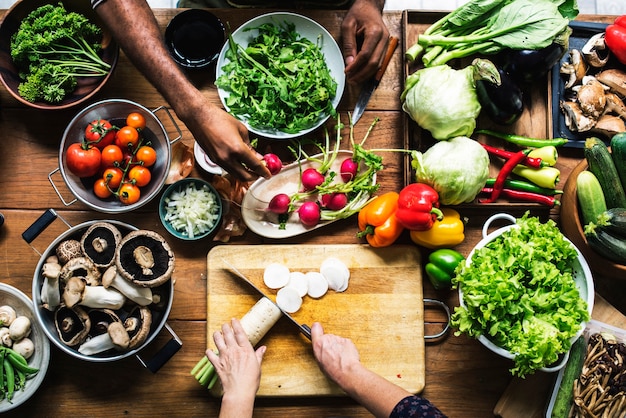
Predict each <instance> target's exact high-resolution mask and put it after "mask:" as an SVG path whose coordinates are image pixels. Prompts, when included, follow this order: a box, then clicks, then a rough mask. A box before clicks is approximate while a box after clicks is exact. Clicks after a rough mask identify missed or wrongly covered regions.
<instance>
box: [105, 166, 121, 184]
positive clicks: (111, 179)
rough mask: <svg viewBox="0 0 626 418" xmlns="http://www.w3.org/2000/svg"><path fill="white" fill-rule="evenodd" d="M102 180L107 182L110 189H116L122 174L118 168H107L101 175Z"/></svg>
mask: <svg viewBox="0 0 626 418" xmlns="http://www.w3.org/2000/svg"><path fill="white" fill-rule="evenodd" d="M102 178H103V179H104V180H106V181H108V184H109V187H110V188H112V189H117V188H118V187H120V184H122V179H123V178H124V172H123V171H122V169H121V168H119V167H109V168H107V169H106V170H104V173H102Z"/></svg>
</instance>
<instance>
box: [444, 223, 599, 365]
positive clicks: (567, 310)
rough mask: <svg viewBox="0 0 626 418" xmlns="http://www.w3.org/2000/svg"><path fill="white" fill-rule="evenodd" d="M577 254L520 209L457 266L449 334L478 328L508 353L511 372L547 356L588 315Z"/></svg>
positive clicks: (555, 354) (476, 332)
mask: <svg viewBox="0 0 626 418" xmlns="http://www.w3.org/2000/svg"><path fill="white" fill-rule="evenodd" d="M577 257H578V255H577V252H576V250H575V249H574V247H573V246H572V245H571V244H570V243H569V242H568V241H566V240H565V239H564V237H563V234H562V233H561V232H560V231H559V229H558V227H557V225H556V223H555V222H554V221H552V220H549V221H548V222H546V223H541V222H540V221H539V219H538V218H536V217H529V215H528V213H526V214H525V215H524V216H523V217H522V218H520V219H518V220H517V226H515V227H513V228H511V229H509V230H507V231H506V232H504V233H503V234H501V235H500V236H498V237H497V238H495V239H494V240H492V241H491V242H490V243H488V244H487V245H485V246H484V247H482V248H480V249H478V250H476V251H475V252H474V254H473V255H472V258H471V264H470V266H469V267H468V266H466V265H463V266H462V267H461V268H459V269H458V270H457V275H456V277H455V278H453V286H454V287H460V289H461V290H462V292H463V302H464V305H465V306H464V307H463V306H460V307H457V308H456V309H455V311H454V314H453V315H452V321H451V323H452V325H453V326H455V327H457V328H458V330H457V331H456V333H455V335H460V334H461V333H466V334H467V335H469V336H471V337H478V336H480V335H483V334H484V335H485V337H487V338H488V339H489V340H490V341H491V342H493V343H494V344H495V345H497V346H499V347H501V348H504V349H506V350H508V351H509V352H511V353H513V354H514V355H515V359H514V361H515V366H514V367H513V368H512V369H511V372H512V373H513V374H515V375H519V376H525V375H527V374H529V373H533V372H534V371H535V370H537V369H539V368H541V367H545V366H547V365H550V364H551V363H554V362H555V361H557V360H558V358H559V355H560V354H563V353H565V352H567V351H568V350H569V348H570V346H571V338H572V337H574V336H575V335H576V334H577V333H578V332H579V331H580V329H581V323H582V322H585V321H588V320H589V312H588V310H587V309H588V307H587V303H586V302H585V301H584V300H583V299H582V298H581V297H580V293H579V290H578V288H577V286H576V283H575V281H574V276H573V274H574V272H573V269H572V265H573V264H574V261H575V260H576V259H577Z"/></svg>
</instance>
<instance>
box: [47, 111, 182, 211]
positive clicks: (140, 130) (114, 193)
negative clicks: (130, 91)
mask: <svg viewBox="0 0 626 418" xmlns="http://www.w3.org/2000/svg"><path fill="white" fill-rule="evenodd" d="M160 112H165V114H166V115H167V116H168V117H169V121H170V125H171V126H173V128H175V129H176V131H177V136H176V137H175V138H174V139H170V137H169V135H168V133H167V131H166V129H165V127H164V125H163V123H162V121H161V119H159V117H157V114H159V115H160V114H161V113H160ZM181 136H182V135H181V130H180V128H179V127H178V125H177V124H176V122H175V121H174V119H173V117H172V115H171V114H170V112H169V110H168V109H167V108H165V107H159V108H157V109H155V110H149V109H147V108H146V107H144V106H142V105H140V104H138V103H135V102H132V101H129V100H124V99H110V100H103V101H101V102H97V103H94V104H92V105H90V106H88V107H87V108H85V109H83V110H82V111H81V112H79V113H78V114H77V115H76V116H75V117H74V118H73V119H72V120H71V122H70V123H69V125H68V126H67V128H66V129H65V132H64V133H63V137H62V139H61V146H60V150H59V167H58V168H57V169H55V170H54V171H52V172H51V173H50V175H49V176H48V177H49V179H50V182H51V184H52V186H53V187H54V189H55V191H56V192H57V194H58V196H59V198H60V199H61V201H62V202H63V203H64V204H65V206H69V205H71V204H73V203H75V202H77V201H79V202H81V203H83V204H85V205H87V206H88V207H90V208H91V209H94V210H96V211H99V212H104V213H123V212H129V211H132V210H134V209H137V208H139V207H141V206H143V205H145V204H146V203H148V202H150V201H151V200H152V199H153V198H154V197H155V196H156V195H157V194H158V193H159V192H160V191H161V189H162V188H163V185H164V184H165V180H166V178H167V175H168V172H169V170H170V162H171V146H172V144H173V143H174V142H176V141H178V140H179V139H180V138H181ZM56 172H60V174H61V176H62V177H63V180H64V181H65V184H66V185H67V188H68V189H69V190H70V191H71V193H72V194H73V196H74V197H75V199H73V200H69V199H66V198H64V197H63V194H62V193H61V192H60V189H59V188H58V187H57V186H56V185H55V183H54V180H53V175H54V174H55V173H56Z"/></svg>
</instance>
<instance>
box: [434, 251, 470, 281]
mask: <svg viewBox="0 0 626 418" xmlns="http://www.w3.org/2000/svg"><path fill="white" fill-rule="evenodd" d="M463 260H465V257H463V255H462V254H461V253H459V252H457V251H455V250H451V249H449V248H441V249H439V250H436V251H433V252H432V253H430V255H429V256H428V261H429V262H428V264H426V267H425V270H426V275H427V276H428V278H429V279H430V282H431V283H432V285H433V287H434V288H435V289H436V290H446V289H450V287H451V286H452V277H453V276H454V275H455V270H456V267H457V266H458V265H459V264H460V263H461V262H463Z"/></svg>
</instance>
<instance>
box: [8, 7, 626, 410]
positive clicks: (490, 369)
mask: <svg viewBox="0 0 626 418" xmlns="http://www.w3.org/2000/svg"><path fill="white" fill-rule="evenodd" d="M3 12H4V11H0V15H2V14H3ZM176 13H177V10H176V9H162V10H161V9H160V10H155V14H156V16H157V18H158V20H159V22H160V24H161V25H162V27H163V28H164V27H165V25H166V24H167V22H168V21H169V19H170V18H171V17H172V16H174V14H176ZM215 13H216V14H217V15H218V16H219V17H221V18H222V19H223V21H225V22H229V23H230V25H231V27H232V28H235V27H237V26H238V25H239V24H241V23H243V22H244V21H246V20H248V19H249V18H250V17H252V16H253V15H255V14H258V13H260V12H259V11H249V10H248V11H230V10H216V11H215ZM303 14H307V15H310V16H311V17H313V18H314V19H316V20H317V21H319V22H320V23H322V24H323V25H324V26H325V27H327V28H328V29H329V31H330V32H331V33H332V34H333V35H334V36H335V37H336V38H337V39H338V38H339V27H340V23H341V21H342V16H343V14H342V12H328V11H310V12H303ZM585 18H587V19H593V20H601V21H605V22H609V21H612V19H613V18H612V17H610V16H605V17H598V16H586V17H585V16H581V17H579V19H585ZM385 19H386V22H387V24H388V27H389V29H390V32H391V34H392V35H395V36H402V33H403V28H402V14H401V13H400V12H391V13H386V14H385ZM400 49H401V48H399V49H398V51H396V54H395V55H394V57H393V60H392V62H391V64H390V66H389V69H388V70H387V73H386V75H385V77H384V78H383V81H382V83H381V85H380V88H379V89H378V90H377V91H376V93H375V95H374V97H373V99H372V101H371V102H370V104H369V107H368V111H367V112H366V113H365V115H364V116H363V118H362V120H361V122H360V123H359V124H357V127H356V129H355V136H356V138H361V137H362V136H363V135H364V133H365V131H366V129H367V128H368V121H371V120H373V118H375V117H379V118H380V122H379V123H378V125H377V126H376V127H375V129H374V131H373V132H372V134H371V136H370V138H369V139H368V142H367V145H368V146H369V147H371V148H398V147H401V146H402V145H403V140H404V130H403V126H404V125H403V124H404V117H403V114H402V112H401V110H400V103H399V95H400V92H401V90H402V86H403V71H402V68H403V62H402V53H401V52H402V51H400ZM189 76H190V77H191V78H192V79H193V81H194V82H195V83H197V85H198V86H199V87H201V88H202V89H203V91H205V92H206V97H207V100H208V101H210V102H213V103H218V104H219V100H218V97H217V92H216V89H215V87H214V85H213V77H214V74H213V72H212V71H204V72H196V73H190V74H189ZM357 95H358V88H354V87H348V88H347V90H346V92H345V94H344V98H343V100H342V102H341V105H340V110H341V111H342V119H343V120H344V121H347V111H351V110H352V109H353V107H354V103H355V100H356V97H357ZM108 98H125V99H129V100H132V101H135V102H138V103H140V104H142V105H144V106H146V107H148V108H150V109H153V108H156V107H158V106H161V105H166V103H165V102H164V100H163V98H162V97H161V96H160V95H159V94H158V93H157V92H156V90H155V89H154V88H153V87H152V86H151V85H150V84H149V83H148V82H147V81H146V80H145V79H144V78H143V76H142V75H140V74H139V72H137V70H136V69H135V68H134V67H133V66H132V65H131V64H130V63H129V62H128V60H127V59H126V57H125V56H124V55H123V54H122V55H121V57H120V61H119V63H118V66H117V68H116V69H115V72H114V75H113V77H112V79H111V80H110V82H109V83H108V85H107V86H106V87H105V88H104V89H103V90H102V91H101V93H100V94H99V96H98V97H96V98H94V99H93V101H96V100H103V99H108ZM79 110H80V109H73V110H67V111H53V112H45V111H37V110H33V109H30V108H27V107H25V106H23V105H21V104H20V103H18V102H17V101H16V100H14V99H13V98H11V97H10V96H9V94H8V93H7V92H6V91H5V90H4V89H2V90H0V155H2V163H1V164H0V179H1V180H0V184H1V186H0V212H2V213H3V214H4V216H5V218H6V221H5V224H4V226H3V227H2V228H0V254H1V255H0V272H1V273H0V280H1V281H2V282H4V283H7V284H10V285H13V286H15V287H17V288H19V289H21V290H22V291H24V292H25V293H27V294H28V295H30V294H31V281H32V278H33V274H34V270H35V268H36V265H37V263H38V262H39V258H40V256H39V254H38V253H37V251H39V252H43V251H45V249H46V248H47V246H48V245H49V244H50V242H52V240H54V239H55V238H56V237H57V236H58V235H60V234H61V233H63V232H64V231H65V230H66V229H67V226H65V225H64V224H63V223H62V222H61V221H59V220H57V221H55V222H54V223H53V224H52V225H51V226H50V227H49V228H48V229H47V230H46V231H45V232H44V233H43V234H42V235H41V236H40V237H38V238H37V239H36V240H35V241H34V242H33V243H32V245H29V244H27V243H26V242H24V241H23V240H22V238H21V234H22V232H24V231H25V230H26V229H27V228H28V227H29V226H30V225H31V224H32V223H33V222H34V221H35V220H36V219H37V218H38V217H39V215H40V214H41V213H43V211H45V210H46V209H48V208H54V209H55V210H56V211H57V212H58V213H59V214H60V215H61V216H62V217H63V218H64V219H65V220H67V221H68V222H69V223H70V224H71V225H77V224H79V223H81V222H84V221H88V220H92V219H117V220H121V221H125V222H128V223H131V224H133V225H136V226H137V227H140V228H144V229H151V230H154V231H157V232H159V233H161V234H163V236H165V237H167V238H168V242H169V243H170V244H171V246H172V248H173V250H174V253H175V255H176V271H175V272H174V275H173V278H174V280H175V295H174V302H173V306H172V309H171V312H170V315H169V319H168V324H169V325H170V326H171V328H172V329H173V330H174V332H176V334H177V335H178V336H179V337H180V339H181V340H182V341H183V346H182V348H181V350H180V351H179V352H178V353H177V354H176V355H175V356H174V357H173V358H172V359H171V360H170V361H169V362H168V363H167V364H165V366H163V368H162V369H161V370H160V371H158V372H157V373H156V374H153V373H151V372H150V371H148V370H147V369H145V368H144V367H143V366H141V364H140V362H139V361H138V359H136V358H134V357H131V358H127V359H124V360H122V361H118V362H114V363H85V362H81V361H79V360H76V359H74V358H72V357H70V356H68V355H67V354H65V353H63V352H61V351H60V350H59V349H57V348H56V347H55V346H54V345H51V347H52V354H51V362H50V368H49V369H48V373H47V377H46V380H45V382H44V384H43V386H42V387H41V388H40V389H39V391H38V392H37V393H36V394H35V395H34V396H33V398H31V399H30V401H29V402H27V403H26V404H24V405H22V406H20V407H18V408H16V409H15V410H14V411H13V412H12V413H11V414H10V415H12V416H38V417H40V416H48V417H52V416H107V417H110V416H186V417H192V416H198V417H207V416H209V417H211V416H216V415H217V413H218V409H219V400H217V399H215V398H212V397H210V396H209V395H208V394H207V392H206V390H204V389H202V388H201V387H200V386H199V385H198V384H197V382H196V381H195V379H194V378H193V377H192V376H190V374H189V371H190V370H191V368H192V367H193V365H194V364H195V363H196V361H197V360H198V359H199V358H200V357H201V356H202V354H203V352H204V349H205V345H206V336H207V330H206V313H207V306H206V300H207V299H206V284H207V283H206V274H207V265H206V256H207V253H208V251H209V250H210V249H211V248H213V247H214V246H216V245H240V244H258V243H265V244H284V245H290V244H324V243H345V244H355V243H361V241H360V240H359V239H358V238H356V237H355V231H356V222H355V219H354V218H350V219H347V220H343V221H340V222H338V223H336V224H335V226H333V228H332V229H328V228H327V229H324V228H322V229H320V230H317V231H314V232H311V233H307V234H305V235H302V236H299V237H296V238H291V239H285V240H280V241H275V240H271V239H264V238H261V237H259V236H256V235H255V234H253V233H251V232H250V231H248V232H246V233H245V234H244V235H243V236H242V237H237V238H233V239H232V240H231V241H230V242H229V243H228V244H223V243H219V242H214V241H211V240H203V241H200V242H195V243H186V242H182V241H177V240H176V239H175V238H173V237H171V236H168V235H167V232H166V231H165V230H164V228H163V227H162V226H161V224H160V222H159V219H158V215H157V201H158V198H157V199H155V200H154V201H153V202H151V203H150V204H148V205H147V206H144V207H143V208H141V209H140V210H138V211H136V212H133V213H130V214H124V215H107V214H103V213H99V212H95V211H92V210H90V209H89V208H88V207H86V206H84V205H82V204H79V203H75V204H72V205H70V206H67V207H66V206H64V205H63V203H62V202H61V200H60V199H59V197H58V196H57V194H56V192H55V191H54V189H53V188H52V186H51V184H50V182H49V180H48V175H49V174H50V173H51V172H53V171H54V170H55V169H56V168H58V153H59V144H60V140H61V137H62V134H63V131H64V129H65V127H66V126H67V124H68V123H69V122H70V120H71V119H72V117H73V116H74V115H75V114H76V113H77V112H78V111H79ZM165 125H166V129H168V130H169V129H172V128H173V127H172V126H171V123H167V122H166V123H165ZM181 127H182V129H183V138H182V141H183V142H184V143H186V144H187V145H190V146H192V145H193V138H192V136H191V135H190V133H189V131H187V130H186V129H185V127H184V126H182V124H181ZM345 134H346V135H347V132H345ZM272 146H280V145H272ZM581 158H582V153H581V151H580V150H575V149H567V150H564V151H563V152H562V153H561V158H560V161H559V168H560V169H561V170H562V182H563V183H564V182H565V179H566V177H567V174H568V173H569V172H570V171H571V169H572V168H573V167H574V166H575V165H576V164H577V163H578V161H580V159H581ZM384 164H385V169H384V170H383V171H382V172H381V173H380V174H379V176H378V181H379V182H380V184H381V188H380V192H381V193H382V192H385V191H390V190H399V188H400V187H401V186H402V185H403V182H404V180H403V179H404V160H403V158H402V157H401V155H400V154H392V153H388V154H385V155H384ZM192 176H197V177H204V178H207V179H209V177H210V176H209V175H208V174H206V173H204V172H203V171H202V170H201V169H199V168H194V171H193V173H192ZM53 180H54V182H55V184H57V185H58V187H59V189H60V191H61V193H62V195H64V197H65V198H66V199H71V198H72V195H71V193H70V192H69V190H67V189H66V188H65V185H64V183H63V180H62V178H61V177H60V175H58V174H57V176H56V177H54V176H53ZM563 183H561V184H563ZM552 215H553V217H555V218H558V212H556V213H552ZM466 232H467V234H466V235H467V238H466V241H465V242H464V244H462V245H461V246H460V247H459V250H460V251H461V252H463V253H465V254H467V253H468V252H469V250H470V249H471V248H472V247H473V245H474V244H475V243H476V242H477V241H478V240H479V238H480V231H479V228H478V227H477V226H476V223H472V224H471V225H470V226H468V228H467V231H466ZM401 241H404V242H405V243H406V242H408V240H407V237H406V236H403V237H402V238H401ZM596 286H597V287H598V290H599V292H600V293H601V294H603V296H604V297H605V298H606V299H607V300H609V302H611V303H612V304H613V305H614V306H616V307H617V308H618V309H620V310H621V311H622V312H626V298H624V297H623V295H624V294H625V292H626V281H623V280H619V279H616V278H600V277H597V278H596ZM424 296H425V297H435V298H438V299H441V300H444V301H446V302H447V303H448V304H449V306H451V307H454V306H456V305H458V298H457V296H456V293H454V292H451V293H437V292H435V290H434V289H433V288H432V286H431V285H430V284H429V283H428V281H427V280H425V284H424ZM427 314H428V313H427ZM427 319H428V318H427ZM407 332H410V330H407ZM168 338H169V334H168V333H167V332H166V331H165V330H163V331H162V332H161V333H160V334H159V337H158V338H157V339H156V340H155V341H154V342H153V343H152V344H150V345H149V346H148V347H147V348H146V349H145V350H144V351H145V352H142V353H141V355H143V356H146V357H149V355H150V354H151V353H152V352H154V351H155V350H157V349H158V348H159V347H160V346H161V345H162V344H164V343H165V342H166V341H167V339H168ZM269 349H270V350H271V347H269ZM380 355H381V356H384V355H385V353H380ZM510 366H511V364H510V363H509V362H508V361H506V360H504V359H502V358H500V357H498V356H497V355H495V354H493V353H491V352H490V351H488V350H487V349H486V348H484V347H483V346H482V345H480V344H479V343H478V342H477V341H475V340H471V339H469V338H466V337H464V336H461V337H454V336H452V335H450V336H449V337H448V338H446V339H445V340H444V341H442V342H440V343H438V344H427V346H426V387H425V389H424V391H423V395H424V396H426V397H427V398H428V399H430V400H431V401H432V402H433V403H435V404H436V405H438V406H439V407H440V408H441V410H442V411H443V412H445V413H446V414H448V415H449V416H450V417H486V416H491V415H492V414H493V412H492V411H493V408H494V406H495V404H496V402H497V401H498V399H499V397H500V396H501V395H502V393H503V391H504V390H505V388H506V387H507V385H508V383H509V381H510V380H511V376H510V374H509V372H508V369H509V367H510ZM255 416H257V417H279V416H280V417H285V416H291V417H331V416H334V417H337V416H350V417H365V416H370V414H369V413H368V412H367V411H366V410H365V409H364V408H362V407H361V406H359V405H358V404H356V403H355V402H353V401H352V400H350V399H349V398H346V397H338V398H322V399H319V398H287V399H276V398H263V399H258V400H257V404H256V409H255Z"/></svg>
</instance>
